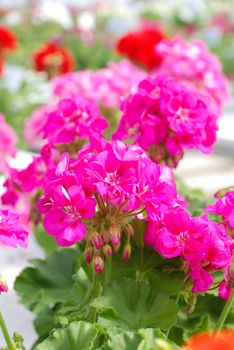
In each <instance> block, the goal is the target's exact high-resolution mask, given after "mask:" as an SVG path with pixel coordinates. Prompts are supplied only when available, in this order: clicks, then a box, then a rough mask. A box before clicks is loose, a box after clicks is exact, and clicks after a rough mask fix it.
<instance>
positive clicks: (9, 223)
mask: <svg viewBox="0 0 234 350" xmlns="http://www.w3.org/2000/svg"><path fill="white" fill-rule="evenodd" d="M18 221H19V215H18V214H15V213H12V212H10V211H9V210H4V209H3V210H0V243H1V244H4V245H6V246H8V247H13V248H17V247H18V246H20V247H23V248H26V247H27V238H28V233H27V232H26V231H25V230H23V229H22V228H21V227H20V226H19V224H18Z"/></svg>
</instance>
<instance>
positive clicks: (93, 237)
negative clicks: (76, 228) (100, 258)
mask: <svg viewBox="0 0 234 350" xmlns="http://www.w3.org/2000/svg"><path fill="white" fill-rule="evenodd" d="M90 241H91V242H92V244H93V245H94V246H95V248H96V249H100V248H101V246H102V242H101V237H100V235H99V234H98V233H97V232H96V231H93V232H92V233H91V235H90Z"/></svg>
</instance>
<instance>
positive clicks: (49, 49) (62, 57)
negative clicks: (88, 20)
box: [33, 42, 74, 78]
mask: <svg viewBox="0 0 234 350" xmlns="http://www.w3.org/2000/svg"><path fill="white" fill-rule="evenodd" d="M33 64H34V68H35V70H37V71H39V72H46V73H47V74H48V77H49V78H52V77H54V76H56V75H60V74H64V73H67V72H70V71H72V69H73V67H74V59H73V57H72V53H71V52H70V50H69V49H68V48H64V47H60V46H59V45H58V44H56V43H53V42H48V43H45V44H44V45H43V46H42V47H41V48H40V49H38V50H37V51H36V52H35V53H34V54H33Z"/></svg>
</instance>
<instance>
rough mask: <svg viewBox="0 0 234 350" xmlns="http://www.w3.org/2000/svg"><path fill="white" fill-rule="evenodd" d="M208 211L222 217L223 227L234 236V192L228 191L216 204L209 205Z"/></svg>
mask: <svg viewBox="0 0 234 350" xmlns="http://www.w3.org/2000/svg"><path fill="white" fill-rule="evenodd" d="M206 211H207V212H208V213H211V214H215V215H218V216H220V217H221V219H222V223H223V225H224V226H225V227H226V229H227V230H228V231H229V233H230V234H231V235H233V236H234V190H230V191H227V192H226V193H225V195H224V196H223V197H222V198H218V200H217V201H216V203H215V204H213V205H208V206H207V207H206Z"/></svg>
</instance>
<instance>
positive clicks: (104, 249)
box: [38, 135, 184, 272]
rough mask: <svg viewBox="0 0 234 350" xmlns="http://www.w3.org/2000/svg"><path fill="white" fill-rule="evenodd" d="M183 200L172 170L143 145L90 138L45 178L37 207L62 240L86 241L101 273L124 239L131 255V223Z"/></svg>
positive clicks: (126, 255) (125, 255)
mask: <svg viewBox="0 0 234 350" xmlns="http://www.w3.org/2000/svg"><path fill="white" fill-rule="evenodd" d="M176 204H177V205H183V204H184V203H183V201H182V200H181V199H180V198H179V197H178V193H177V191H176V186H175V182H174V178H173V174H172V172H171V170H169V169H168V168H166V167H161V166H159V165H158V164H156V163H154V162H152V161H151V160H150V159H149V158H148V157H147V155H146V154H145V152H144V151H143V150H142V149H141V148H140V147H138V146H127V145H125V144H123V143H122V142H120V141H112V142H106V141H105V140H104V139H102V138H100V137H97V135H95V136H93V137H91V142H90V144H89V145H87V146H84V147H83V148H82V149H81V150H80V151H79V152H78V155H77V157H76V158H70V157H69V156H68V154H64V155H63V156H62V158H61V161H60V162H59V163H58V165H57V166H56V167H54V168H53V169H50V174H49V175H48V176H46V177H45V185H44V197H43V198H42V199H40V200H39V202H38V208H39V211H40V212H41V213H42V214H43V216H44V219H43V224H44V227H45V229H46V231H47V232H48V233H49V234H51V235H53V236H55V238H56V242H57V244H58V245H61V246H66V245H73V244H75V243H76V242H78V241H80V240H85V241H86V248H85V258H86V262H87V263H92V264H93V266H94V269H95V271H96V272H102V271H103V268H104V259H107V258H109V257H110V255H111V254H113V253H114V252H115V251H116V249H118V247H119V246H120V245H122V244H123V251H122V253H123V258H124V259H127V258H130V255H131V243H130V241H131V237H132V236H133V235H134V230H133V227H132V226H131V224H130V222H131V220H132V219H134V218H139V219H142V220H147V219H148V218H151V219H155V218H158V217H159V216H160V212H161V211H163V210H167V209H168V208H169V207H171V206H173V205H176Z"/></svg>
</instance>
